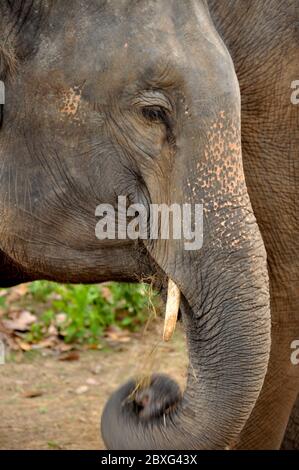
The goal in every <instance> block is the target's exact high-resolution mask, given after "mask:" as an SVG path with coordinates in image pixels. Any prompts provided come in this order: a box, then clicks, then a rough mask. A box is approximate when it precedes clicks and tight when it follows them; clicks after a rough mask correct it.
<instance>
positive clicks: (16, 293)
mask: <svg viewBox="0 0 299 470" xmlns="http://www.w3.org/2000/svg"><path fill="white" fill-rule="evenodd" d="M27 292H28V285H27V284H19V285H18V286H16V287H12V288H11V289H10V292H9V294H8V296H7V302H8V303H12V302H15V301H16V300H18V299H19V298H20V297H23V296H24V295H26V294H27Z"/></svg>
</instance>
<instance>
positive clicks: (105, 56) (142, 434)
mask: <svg viewBox="0 0 299 470" xmlns="http://www.w3.org/2000/svg"><path fill="white" fill-rule="evenodd" d="M96 3H97V2H96ZM73 5H74V8H73V9H72V12H71V13H70V14H69V12H68V5H67V4H66V3H64V2H60V3H57V4H55V6H53V8H52V10H51V11H50V14H49V17H47V18H45V23H43V28H42V32H40V34H38V41H36V43H35V44H36V47H35V48H34V49H32V50H31V54H29V55H28V58H27V60H26V61H24V62H22V63H21V67H20V69H19V71H18V74H17V75H16V77H15V83H11V84H9V86H8V87H7V92H8V97H9V102H10V106H9V107H8V109H7V121H5V123H4V128H3V130H1V136H0V138H1V139H3V140H4V137H6V138H5V141H6V144H5V150H4V148H3V147H2V146H0V156H1V159H2V158H3V159H4V158H6V159H8V160H9V162H10V164H9V166H8V167H7V168H3V173H2V175H1V177H2V180H1V181H2V185H1V186H0V190H1V193H2V194H3V193H5V191H6V190H8V191H9V192H10V193H9V199H10V200H9V201H6V202H5V207H3V206H4V203H3V201H4V198H3V199H2V198H0V210H1V214H2V212H3V214H4V216H3V218H1V224H5V225H6V227H11V229H10V231H9V232H10V233H8V230H6V233H4V234H3V237H2V238H1V245H0V247H1V249H2V250H3V251H6V252H7V254H8V256H10V257H11V258H12V259H13V261H14V262H16V263H17V262H18V263H20V264H21V265H22V267H23V269H24V271H25V272H26V273H27V272H29V271H30V268H32V266H34V268H35V274H36V275H37V276H38V277H40V276H43V277H45V278H51V279H56V280H69V281H73V282H97V281H101V280H109V279H114V280H118V279H121V280H136V277H137V276H138V277H141V275H142V274H143V273H144V272H145V273H147V274H149V275H153V274H158V277H159V281H160V282H161V284H162V285H163V286H164V285H165V283H166V281H167V277H168V276H170V277H172V276H173V277H174V281H175V282H176V283H177V285H178V287H179V288H180V289H181V291H182V294H183V295H184V297H185V300H184V302H183V304H184V305H182V311H183V312H182V316H183V321H184V324H185V326H186V331H187V335H188V344H189V350H190V360H191V363H190V371H189V381H188V387H187V390H186V392H185V395H184V398H183V400H182V401H181V402H180V403H179V404H178V405H177V408H176V410H174V412H173V413H170V415H168V416H166V417H165V422H166V427H165V426H164V420H163V426H162V422H161V420H158V421H157V422H153V423H152V422H151V421H150V422H149V423H148V422H147V423H146V424H145V425H144V426H143V424H142V423H139V422H138V418H137V419H136V415H134V413H132V410H131V409H129V410H127V411H128V414H127V415H125V417H124V415H122V407H121V404H122V402H123V400H120V401H117V400H118V399H119V396H117V397H116V398H114V399H115V400H116V402H117V403H116V406H115V407H114V409H113V410H112V411H111V410H110V411H111V413H112V415H111V416H108V418H107V422H106V431H105V432H107V433H109V432H110V430H111V429H112V431H111V433H112V437H113V439H112V444H111V446H113V445H117V444H115V442H117V439H120V441H121V443H123V442H124V441H123V439H127V438H130V442H125V444H126V446H133V445H134V444H135V445H136V447H142V446H145V448H148V446H150V447H152V448H156V447H155V446H157V447H158V448H164V446H167V448H173V447H174V448H176V449H180V448H186V445H187V446H190V448H198V447H200V448H201V447H203V448H209V447H212V448H223V447H225V446H227V445H229V446H230V445H232V443H234V442H235V440H236V438H237V436H238V435H239V433H240V431H241V429H242V428H243V426H244V424H245V422H246V420H247V418H248V416H249V414H250V413H251V410H252V407H253V406H254V404H255V401H256V399H257V396H258V393H259V390H260V388H261V386H262V383H263V378H264V375H265V372H266V366H267V360H268V354H269V346H270V340H269V330H270V321H269V306H268V292H267V273H266V264H265V252H264V250H263V245H262V241H261V238H260V235H259V232H258V228H257V226H256V224H255V221H254V217H253V215H252V211H251V206H250V203H249V199H248V196H247V192H246V185H245V182H244V175H243V170H242V163H241V152H240V123H239V120H240V109H239V108H240V96H239V90H238V84H237V80H236V77H235V73H234V68H233V66H232V62H231V59H230V57H229V55H228V53H227V51H226V49H225V48H224V46H223V44H222V42H221V40H220V39H219V38H218V39H217V42H218V46H217V47H215V46H214V44H215V39H216V38H217V36H216V32H215V30H214V29H213V26H212V24H211V23H210V19H209V16H208V15H207V11H206V7H205V6H204V5H203V4H202V2H197V3H195V2H193V1H190V2H189V0H188V1H187V2H177V1H172V0H171V1H169V2H162V1H157V2H156V1H155V2H152V1H141V2H138V3H136V8H132V9H131V8H129V6H130V4H129V3H128V2H127V0H122V1H120V2H109V3H107V7H106V6H105V5H104V6H103V10H102V11H101V14H100V15H99V14H98V15H95V12H94V10H95V7H96V5H95V4H94V2H85V3H84V6H83V3H82V2H81V1H79V0H74V1H73ZM195 6H196V15H195V14H191V13H190V9H191V12H192V11H193V9H194V8H195ZM141 10H143V12H142V15H141ZM144 17H146V18H147V21H146V22H144V21H141V18H144ZM165 18H167V21H165ZM170 25H171V28H169V26H170ZM27 27H29V25H28V24H27V25H24V27H23V28H22V30H21V31H20V38H23V39H24V41H25V40H26V41H27V40H28V37H29V36H30V35H29V33H28V31H29V29H26V28H27ZM168 29H170V31H171V34H168V31H167V30H168ZM202 30H204V34H201V31H202ZM74 31H76V34H74ZM193 33H194V34H193ZM195 37H196V38H197V39H198V42H195V40H194V38H195ZM26 41H25V43H26ZM29 43H30V41H29ZM29 45H30V44H29ZM18 47H21V46H20V45H19V46H18ZM29 50H30V47H29ZM21 52H22V51H21ZM145 75H146V76H150V81H151V83H150V85H151V86H150V90H151V93H153V95H155V98H154V97H153V98H152V99H151V105H155V106H157V107H159V106H160V107H161V101H160V100H161V98H160V100H159V97H158V93H160V94H161V93H162V94H163V96H165V100H166V99H168V100H169V102H170V103H171V104H172V106H173V110H171V111H172V114H171V117H172V119H169V120H168V119H166V114H165V113H164V114H163V112H160V113H158V114H159V116H161V115H162V116H163V118H162V119H161V118H160V117H159V118H158V119H154V120H153V119H149V118H148V117H147V116H149V115H148V113H142V112H141V109H140V104H141V105H142V106H145V107H146V106H148V104H149V103H148V99H146V100H144V104H143V103H138V106H137V105H136V103H135V105H134V99H136V96H142V94H144V93H145V92H147V91H148V90H149V85H148V82H147V81H146V80H145ZM220 77H221V80H220ZM87 78H88V80H87ZM78 84H84V87H83V85H80V86H81V87H82V91H81V88H80V91H81V93H80V92H79V94H77V95H76V93H75V96H74V92H75V87H78V86H79V85H78ZM155 93H156V94H155ZM79 96H80V100H79ZM21 97H22V103H24V104H23V106H21V107H20V99H21ZM169 97H171V99H169ZM23 100H24V101H23ZM63 100H64V101H63ZM155 100H157V101H156V102H155ZM79 101H80V102H79ZM161 111H162V109H161ZM6 122H10V123H11V124H10V125H11V134H9V133H8V129H7V127H6ZM78 124H80V126H79V125H78ZM20 127H21V129H22V133H23V135H22V136H21V139H20V133H19V132H20V131H19V129H20ZM170 130H171V134H170V133H169V131H170ZM2 131H3V132H2ZM208 132H210V134H208ZM24 140H25V141H27V146H26V145H25V146H24V147H23V146H22V145H21V144H22V143H23V142H24ZM91 149H92V150H91ZM198 162H201V165H200V166H199V167H198V168H197V167H196V166H197V163H198ZM14 167H16V168H18V182H19V183H18V189H19V194H15V189H14V190H13V187H12V183H11V181H10V179H11V175H10V173H11V172H12V171H13V168H14ZM190 177H192V178H191V181H190V184H191V186H190V188H193V185H195V186H196V192H195V194H194V193H193V192H192V191H191V190H190V188H189V189H188V185H187V181H188V178H190ZM28 179H30V181H31V182H32V186H31V187H28V186H27V187H28V191H29V197H28V198H26V199H25V198H23V197H20V196H22V194H23V192H22V191H23V188H24V187H25V182H26V181H27V180H28ZM120 194H121V195H123V194H129V195H130V197H131V198H132V199H133V198H136V201H134V202H138V201H139V200H140V197H141V194H143V195H144V197H145V198H146V200H148V202H149V201H150V202H154V203H160V204H161V203H166V204H170V203H172V202H180V203H182V202H187V200H188V197H190V202H193V203H196V202H201V201H204V202H206V204H207V206H206V214H205V220H206V221H207V229H208V233H207V234H206V237H205V243H204V247H203V250H202V251H200V252H199V253H186V252H184V250H183V249H182V244H181V242H180V241H178V243H173V244H172V242H169V241H160V240H159V241H149V242H145V243H144V244H143V245H142V244H137V243H133V242H132V241H130V240H125V241H124V242H121V241H119V240H117V241H113V240H111V241H110V240H108V241H107V240H105V241H104V242H100V241H99V240H97V239H96V237H95V235H94V227H95V224H96V218H95V216H94V211H95V207H96V206H97V205H98V204H99V203H101V202H105V203H107V202H108V203H111V204H112V205H115V204H116V198H117V196H118V195H120ZM215 196H216V202H217V206H214V204H213V199H214V198H215ZM28 200H31V203H30V204H29V202H28ZM224 207H225V209H226V211H225V210H224ZM222 209H223V210H222ZM227 213H228V214H229V215H227ZM218 214H220V215H218ZM16 220H17V223H15V221H16ZM50 223H51V231H49V229H48V225H49V224H50ZM78 233H80V236H78ZM231 240H235V243H234V244H233V246H232V247H231V244H230V241H231ZM142 261H143V264H142ZM190 266H191V268H190ZM190 273H191V276H190ZM200 282H201V283H202V285H200ZM239 283H240V285H242V295H240V296H237V295H236V296H235V295H234V292H235V291H237V289H238V285H239ZM225 288H226V289H225ZM225 291H226V293H225ZM199 292H201V293H202V295H199ZM204 298H206V302H205V303H203V304H202V303H201V302H202V301H203V299H204ZM200 304H201V308H200V310H199V309H198V305H200ZM246 304H248V306H249V307H248V308H245V305H246ZM200 321H201V323H202V325H201V327H200V326H199V323H200ZM262 338H263V340H262ZM229 344H231V345H232V347H231V349H230V348H228V345H229ZM210 348H211V349H210ZM237 348H239V349H240V351H241V352H240V355H239V356H238V357H237V355H236V349H237ZM225 371H226V373H225ZM251 378H252V380H251ZM165 380H166V379H163V381H165ZM126 390H127V389H126ZM155 393H156V392H155ZM159 393H161V394H162V398H165V395H163V393H165V390H164V392H163V388H162V390H160V389H159ZM162 402H163V400H162ZM125 412H126V410H125V411H124V413H125ZM130 412H131V413H130ZM118 413H120V416H119V414H118ZM114 419H115V420H116V423H117V422H119V421H118V420H122V419H123V426H119V425H116V430H115V429H113V421H114ZM136 421H137V422H136ZM103 422H105V420H104V421H103ZM107 423H108V425H107ZM152 424H153V428H154V431H155V432H154V433H153V434H152V433H151V427H152V426H151V425H152ZM156 428H157V430H156ZM120 429H121V430H122V431H123V432H122V434H121V435H120V436H118V435H117V432H118V431H119V430H120ZM189 435H190V440H189ZM186 436H187V438H188V441H186ZM109 440H110V439H109ZM109 444H110V442H109Z"/></svg>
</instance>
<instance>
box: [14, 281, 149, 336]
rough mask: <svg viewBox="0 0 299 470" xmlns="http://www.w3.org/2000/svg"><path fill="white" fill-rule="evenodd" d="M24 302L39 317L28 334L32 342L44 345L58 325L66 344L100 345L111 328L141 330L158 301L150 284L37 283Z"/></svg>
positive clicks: (60, 334) (29, 289) (59, 333)
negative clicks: (43, 342)
mask: <svg viewBox="0 0 299 470" xmlns="http://www.w3.org/2000/svg"><path fill="white" fill-rule="evenodd" d="M22 302H23V306H24V307H26V308H28V309H30V311H31V312H32V313H33V314H35V315H36V316H37V317H38V321H36V322H35V323H33V324H32V325H31V326H30V331H29V332H28V333H27V336H26V340H27V341H28V342H30V343H34V342H39V341H41V340H42V339H43V338H44V337H45V336H46V335H47V332H49V328H50V327H51V325H52V326H53V325H54V326H55V328H56V330H57V334H58V335H59V336H60V337H61V338H63V340H64V342H66V343H73V342H76V343H81V344H83V343H89V344H96V343H98V342H99V338H100V337H101V336H102V335H103V334H104V332H105V330H106V329H107V328H108V327H109V326H111V325H115V326H117V327H119V328H121V329H123V328H125V329H128V330H130V331H136V330H138V328H140V327H141V326H142V325H143V324H144V323H145V322H146V321H147V319H148V318H149V310H150V307H151V305H150V304H152V302H153V303H155V302H156V299H155V296H153V295H152V292H151V287H150V286H148V285H146V284H118V283H109V284H108V283H107V284H102V285H81V284H80V285H64V284H57V283H53V282H48V281H35V282H32V283H31V284H29V287H28V293H27V294H26V296H25V299H23V300H22ZM24 303H25V304H27V305H24Z"/></svg>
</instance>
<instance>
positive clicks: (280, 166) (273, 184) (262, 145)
mask: <svg viewBox="0 0 299 470" xmlns="http://www.w3.org/2000/svg"><path fill="white" fill-rule="evenodd" d="M208 3H209V6H210V7H211V8H212V16H213V17H214V20H215V21H216V25H217V28H218V30H219V31H220V32H221V34H222V37H223V38H224V40H225V42H226V44H227V45H228V47H229V49H230V52H231V54H232V56H233V60H234V63H235V67H236V72H237V75H238V79H239V83H240V88H241V95H242V147H243V160H244V168H245V175H246V179H247V185H248V190H249V194H250V198H251V202H252V205H253V209H254V211H255V215H256V217H257V221H258V224H259V227H260V229H261V232H262V235H263V239H264V242H265V245H266V249H267V254H268V270H269V274H270V286H271V315H272V325H273V328H272V345H273V346H272V352H271V358H270V364H269V371H268V375H267V378H266V381H265V386H264V389H263V391H262V393H261V397H260V399H259V401H258V403H257V406H256V409H255V410H254V413H253V415H252V417H251V419H250V420H249V422H248V426H247V427H246V428H245V429H244V432H243V435H242V439H241V442H240V448H244V449H247V448H250V449H252V448H253V449H254V448H258V449H260V448H263V449H273V448H279V446H280V444H281V441H282V439H283V435H284V432H285V427H286V425H287V420H288V418H289V415H290V413H291V409H292V406H293V404H294V401H295V400H296V398H297V395H298V386H299V376H298V367H297V368H296V367H294V366H292V365H291V363H290V343H291V341H292V340H293V339H294V337H296V335H297V332H298V331H299V319H298V311H299V305H298V287H299V282H298V272H299V266H298V257H297V256H296V253H298V250H299V239H298V220H299V219H298V214H299V212H298V208H297V203H296V201H298V188H299V184H298V174H299V173H298V164H297V163H298V158H297V155H298V144H299V141H298V106H297V107H296V106H294V105H292V104H291V102H290V84H291V82H292V80H295V79H296V78H297V75H298V29H296V27H295V25H296V24H298V18H299V16H298V13H299V11H298V8H297V2H295V1H290V2H278V1H274V0H266V1H264V2H259V1H257V0H253V1H251V2H250V3H248V7H247V12H246V15H244V14H243V13H244V11H243V9H244V2H242V1H239V0H236V1H234V2H232V1H226V0H224V1H222V2H221V6H220V3H219V2H217V1H215V0H209V1H208ZM232 3H233V6H234V8H231V6H232ZM220 10H222V12H221V11H220ZM224 14H225V16H224ZM286 439H290V436H288V437H286ZM297 443H298V440H297ZM297 445H298V444H297Z"/></svg>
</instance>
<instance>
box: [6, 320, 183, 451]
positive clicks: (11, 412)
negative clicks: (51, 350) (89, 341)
mask: <svg viewBox="0 0 299 470" xmlns="http://www.w3.org/2000/svg"><path fill="white" fill-rule="evenodd" d="M162 331H163V323H162V321H161V320H157V321H156V322H155V324H154V325H152V326H151V328H150V330H149V331H147V332H146V333H145V334H144V335H143V334H138V335H133V337H132V339H131V341H130V342H128V343H126V344H119V345H118V346H117V347H116V348H111V350H110V351H84V352H80V358H79V360H76V361H59V360H58V358H57V357H53V356H51V357H50V356H48V357H42V356H41V355H40V354H38V355H37V356H36V357H34V358H32V357H31V358H28V357H26V355H25V356H24V357H23V358H22V360H21V361H20V362H18V363H17V362H9V363H7V364H5V365H3V366H0V416H1V420H0V449H104V444H103V442H102V440H101V438H100V432H99V423H100V417H101V414H102V410H103V407H104V405H105V403H106V400H107V399H108V397H109V396H110V394H111V393H112V392H113V390H115V388H117V387H118V386H119V385H121V384H123V383H124V382H125V381H127V380H128V379H129V378H130V377H132V376H136V375H138V374H140V373H142V372H144V371H147V370H152V371H153V372H163V373H167V374H169V375H170V376H171V377H173V378H174V379H176V380H177V381H178V383H179V384H180V385H181V386H182V387H183V386H184V383H185V376H186V370H187V369H186V366H187V356H186V351H185V349H186V348H185V340H184V337H183V332H182V329H181V328H180V326H179V325H178V326H177V331H176V333H175V335H174V337H173V339H172V340H171V341H170V342H169V343H163V342H162V341H160V337H161V336H162Z"/></svg>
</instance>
